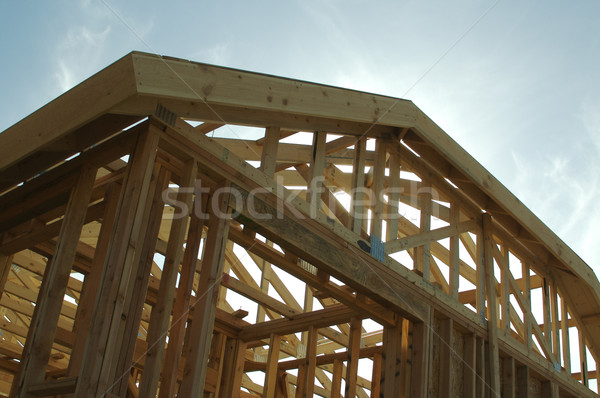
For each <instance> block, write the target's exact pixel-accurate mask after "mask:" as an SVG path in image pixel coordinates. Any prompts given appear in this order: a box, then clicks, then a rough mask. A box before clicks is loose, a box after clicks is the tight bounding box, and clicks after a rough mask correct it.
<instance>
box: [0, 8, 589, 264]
mask: <svg viewBox="0 0 600 398" xmlns="http://www.w3.org/2000/svg"><path fill="white" fill-rule="evenodd" d="M113 10H114V11H115V12H116V13H117V14H119V15H120V16H121V18H122V19H123V20H124V21H125V22H126V24H127V25H128V26H129V27H128V26H126V24H124V23H123V21H121V20H120V19H119V18H118V17H117V16H116V15H115V13H114V12H113ZM486 12H487V13H486ZM598 15H600V2H598V1H596V0H577V1H571V2H565V1H524V2H517V1H508V0H504V1H502V0H500V1H489V0H486V1H483V0H478V1H475V0H460V1H453V2H447V1H425V2H423V1H405V2H400V1H358V0H350V1H311V0H306V1H289V2H278V1H262V2H260V1H259V2H251V1H231V2H225V1H223V2H203V1H187V2H186V1H170V2H164V1H162V2H158V1H127V2H125V1H117V0H106V2H103V1H100V0H89V1H82V2H75V1H66V0H56V1H52V2H49V1H48V2H43V1H32V0H29V1H28V0H24V1H10V0H6V1H2V2H1V3H0V37H2V40H0V50H1V54H2V61H3V62H2V63H1V64H0V65H1V66H0V72H1V73H0V83H1V85H2V89H3V91H2V96H0V131H2V130H4V129H6V128H7V127H9V126H10V125H12V124H14V123H15V122H17V121H18V120H20V119H21V118H23V117H25V116H27V115H28V114H29V113H31V112H33V111H34V110H36V109H37V108H39V107H41V106H43V105H44V104H45V103H46V102H48V101H50V100H51V99H53V98H55V97H56V96H58V95H59V94H61V93H62V92H64V91H65V90H67V89H69V88H70V87H72V86H74V85H76V84H77V83H78V82H80V81H82V80H83V79H85V78H87V77H89V76H90V75H91V74H93V73H95V72H97V71H98V70H100V69H102V68H103V67H105V66H107V65H108V64H110V63H112V62H113V61H115V60H116V59H118V58H120V57H121V56H123V55H125V54H126V53H128V52H130V51H132V50H141V51H148V52H157V53H160V54H164V55H170V56H175V57H181V58H186V59H191V60H195V61H201V62H207V63H214V64H219V65H225V66H231V67H236V68H242V69H247V70H254V71H259V72H265V73H271V74H275V75H281V76H288V77H293V78H299V79H305V80H310V81H316V82H320V83H327V84H332V85H339V86H344V87H351V88H355V89H360V90H367V91H372V92H377V93H381V94H387V95H392V96H396V97H404V98H407V99H411V100H413V101H414V102H415V104H417V105H418V106H419V107H420V108H421V109H422V110H423V111H424V112H425V113H427V114H428V115H429V116H430V117H431V118H432V119H433V120H434V121H436V122H437V123H438V124H439V125H440V126H441V127H442V128H443V129H444V130H445V131H446V132H447V133H448V134H450V135H451V136H452V137H453V138H454V139H455V140H456V141H458V143H459V144H461V145H462V146H463V147H464V148H465V149H466V150H467V151H469V152H470V153H471V154H472V155H473V156H474V157H475V158H476V159H477V160H479V161H480V162H481V163H482V164H483V165H484V166H485V167H486V168H487V169H488V170H490V171H491V172H492V173H493V174H494V175H495V176H496V177H497V178H498V179H499V180H500V181H501V182H503V183H504V184H505V185H506V186H507V187H508V188H509V189H510V190H511V191H513V192H514V193H515V194H516V195H517V196H518V197H519V198H520V199H521V200H522V201H523V202H524V203H525V204H526V205H527V206H528V207H529V208H530V209H532V210H533V211H534V212H535V213H536V214H537V215H538V216H539V217H540V218H541V219H542V220H543V221H544V222H546V223H547V224H548V225H549V226H550V227H551V228H552V229H553V230H554V231H555V232H556V233H557V234H558V235H559V236H560V237H561V238H562V239H563V240H565V241H566V242H567V243H568V244H569V245H570V246H571V247H572V248H573V249H574V250H575V251H576V252H577V253H578V254H579V255H580V256H581V257H582V258H583V259H584V260H586V261H587V262H588V263H589V264H590V265H591V266H592V267H593V268H594V270H595V271H596V273H597V274H600V244H598V243H597V241H598V240H599V239H600V231H598V229H597V225H599V224H600V208H599V207H598V206H597V203H598V200H599V199H600V177H599V175H598V173H597V171H598V170H600V90H599V89H600V69H599V67H598V65H599V64H600V28H599V27H598V26H599V25H598V22H597V19H598ZM482 17H483V18H482ZM132 31H134V32H135V34H134V33H133V32H132ZM138 36H139V37H138ZM140 37H141V39H140Z"/></svg>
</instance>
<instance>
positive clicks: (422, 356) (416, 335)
mask: <svg viewBox="0 0 600 398" xmlns="http://www.w3.org/2000/svg"><path fill="white" fill-rule="evenodd" d="M430 311H431V310H430ZM432 323H433V314H432V313H431V314H430V316H429V317H428V322H427V323H425V322H415V323H414V324H413V334H412V367H411V371H412V375H411V393H410V396H411V397H423V398H426V397H427V396H428V395H429V374H430V365H431V363H430V359H431V358H430V355H431V352H430V350H431V348H430V345H431V335H432V332H433V330H432V327H433V324H432Z"/></svg>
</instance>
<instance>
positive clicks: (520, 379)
mask: <svg viewBox="0 0 600 398" xmlns="http://www.w3.org/2000/svg"><path fill="white" fill-rule="evenodd" d="M517 391H518V394H517V395H518V396H519V398H528V397H529V367H528V366H520V367H519V368H518V369H517Z"/></svg>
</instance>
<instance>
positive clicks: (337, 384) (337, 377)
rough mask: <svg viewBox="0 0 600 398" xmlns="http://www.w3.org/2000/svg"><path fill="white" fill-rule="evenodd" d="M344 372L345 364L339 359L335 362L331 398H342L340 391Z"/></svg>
mask: <svg viewBox="0 0 600 398" xmlns="http://www.w3.org/2000/svg"><path fill="white" fill-rule="evenodd" d="M343 371H344V363H343V362H342V361H340V360H339V359H335V360H334V361H333V376H332V377H331V398H340V397H341V395H340V390H341V388H342V372H343Z"/></svg>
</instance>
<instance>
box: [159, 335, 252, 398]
mask: <svg viewBox="0 0 600 398" xmlns="http://www.w3.org/2000/svg"><path fill="white" fill-rule="evenodd" d="M245 354H246V342H244V341H241V340H238V339H227V344H226V347H225V354H224V355H223V357H224V359H223V376H222V377H221V388H220V395H219V398H238V397H239V396H240V388H241V387H242V377H243V376H244V362H245ZM173 396H174V395H171V396H169V397H173Z"/></svg>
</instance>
